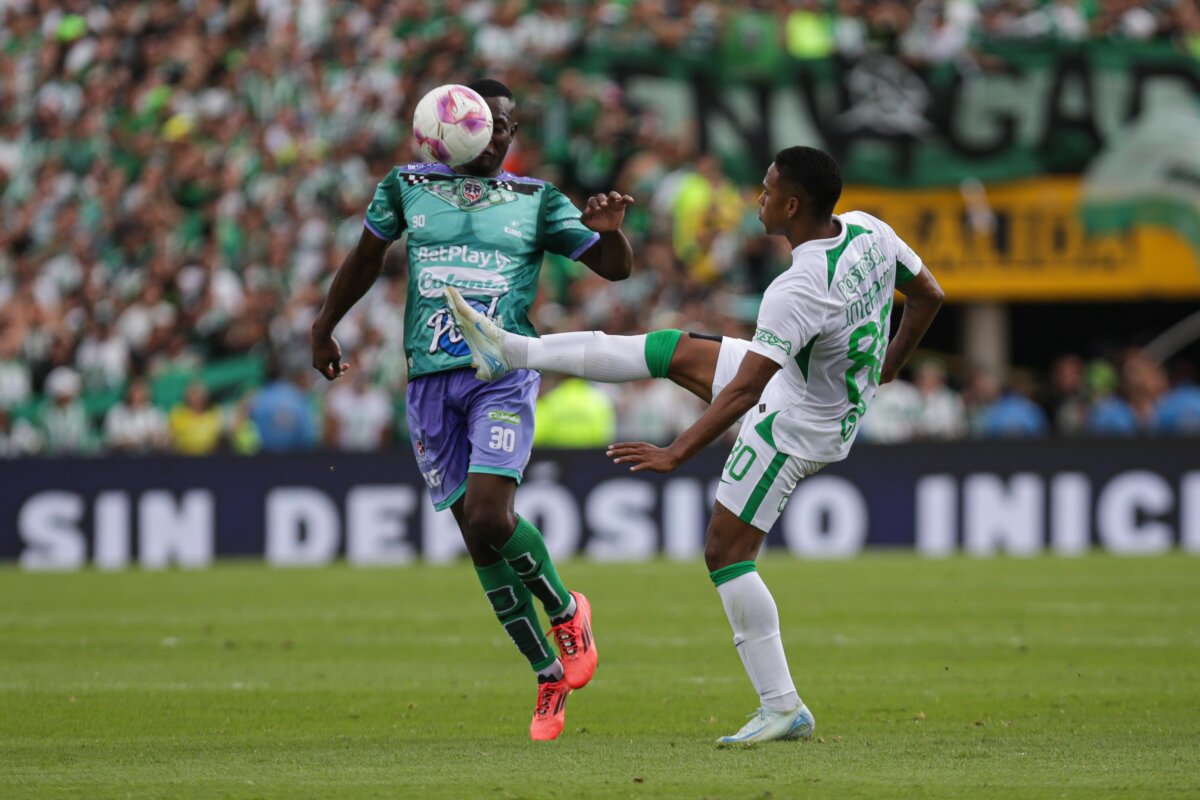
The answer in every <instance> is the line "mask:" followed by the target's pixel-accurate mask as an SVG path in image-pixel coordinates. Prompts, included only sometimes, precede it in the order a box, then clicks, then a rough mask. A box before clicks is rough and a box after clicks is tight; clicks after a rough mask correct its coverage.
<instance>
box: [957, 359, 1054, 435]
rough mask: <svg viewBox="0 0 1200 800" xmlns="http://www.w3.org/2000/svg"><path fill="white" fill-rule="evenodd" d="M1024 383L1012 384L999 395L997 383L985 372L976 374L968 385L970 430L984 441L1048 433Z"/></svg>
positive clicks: (1026, 382)
mask: <svg viewBox="0 0 1200 800" xmlns="http://www.w3.org/2000/svg"><path fill="white" fill-rule="evenodd" d="M1030 394H1032V387H1031V386H1030V384H1029V381H1028V380H1027V379H1017V380H1014V383H1013V386H1012V387H1011V388H1010V389H1009V390H1008V391H1006V392H1004V393H1003V394H1002V393H1001V388H1000V382H999V381H998V380H997V378H996V376H995V375H992V374H991V373H988V372H979V373H976V375H975V378H974V380H973V381H972V396H973V401H974V404H975V415H974V419H973V420H972V426H973V427H974V429H975V432H976V434H977V435H979V436H982V437H984V438H1027V437H1032V436H1045V435H1046V434H1047V433H1049V432H1050V426H1049V425H1048V424H1047V422H1046V415H1045V414H1044V413H1042V410H1041V409H1040V408H1038V406H1037V405H1036V404H1035V403H1034V402H1033V401H1032V400H1030V399H1029V395H1030Z"/></svg>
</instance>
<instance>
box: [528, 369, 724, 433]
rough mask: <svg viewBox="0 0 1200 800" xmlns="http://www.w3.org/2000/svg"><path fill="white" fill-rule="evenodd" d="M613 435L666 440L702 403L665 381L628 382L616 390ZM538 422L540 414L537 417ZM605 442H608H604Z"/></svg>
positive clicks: (680, 429)
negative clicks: (615, 422) (615, 427)
mask: <svg viewBox="0 0 1200 800" xmlns="http://www.w3.org/2000/svg"><path fill="white" fill-rule="evenodd" d="M615 402H616V410H617V430H616V438H617V439H620V440H621V441H633V442H650V443H651V444H670V443H671V442H672V441H674V440H675V437H677V436H678V435H679V434H681V433H683V432H684V431H685V430H687V429H688V428H689V427H691V425H692V423H693V422H695V421H696V420H697V419H698V418H699V417H700V415H701V414H703V413H704V408H705V406H704V404H703V403H702V402H700V398H698V397H696V396H695V395H693V394H692V393H691V392H685V391H683V390H681V389H680V388H679V387H678V386H676V385H675V384H673V383H670V382H669V381H661V380H650V381H640V382H638V383H633V384H628V385H627V386H626V387H625V388H624V389H623V390H622V391H620V392H619V393H618V394H617V398H616V401H615ZM538 424H539V425H541V418H540V417H539V418H538ZM606 444H608V442H606Z"/></svg>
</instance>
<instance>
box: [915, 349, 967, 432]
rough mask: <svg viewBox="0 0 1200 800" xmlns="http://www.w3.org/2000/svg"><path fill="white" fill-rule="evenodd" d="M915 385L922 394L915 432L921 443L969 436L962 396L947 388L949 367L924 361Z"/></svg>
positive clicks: (937, 362)
mask: <svg viewBox="0 0 1200 800" xmlns="http://www.w3.org/2000/svg"><path fill="white" fill-rule="evenodd" d="M914 372H915V374H914V376H913V385H914V386H915V387H916V389H917V392H918V394H919V397H920V400H919V408H918V411H917V417H916V421H915V423H914V426H913V427H914V432H915V433H916V435H917V437H918V438H920V439H941V440H946V439H961V438H962V437H963V436H965V435H966V433H967V410H966V407H965V406H964V405H963V401H962V397H960V396H959V394H958V392H956V391H954V390H953V389H951V388H950V387H949V386H947V385H946V367H945V365H944V364H942V362H940V361H936V360H934V359H925V360H923V361H920V362H919V363H918V364H917V366H916V369H915V371H914Z"/></svg>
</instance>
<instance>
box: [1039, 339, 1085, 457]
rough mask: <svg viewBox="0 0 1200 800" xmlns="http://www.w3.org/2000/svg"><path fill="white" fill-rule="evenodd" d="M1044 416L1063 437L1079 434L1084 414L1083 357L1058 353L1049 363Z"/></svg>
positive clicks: (1081, 429) (1081, 430)
mask: <svg viewBox="0 0 1200 800" xmlns="http://www.w3.org/2000/svg"><path fill="white" fill-rule="evenodd" d="M1046 415H1047V416H1048V417H1049V418H1050V419H1051V420H1052V421H1053V422H1054V429H1055V430H1056V431H1058V432H1059V433H1060V434H1063V435H1064V436H1074V435H1076V434H1079V433H1082V432H1083V428H1084V423H1085V422H1086V420H1087V416H1088V395H1087V390H1086V387H1085V385H1084V365H1083V359H1082V358H1080V357H1079V356H1077V355H1075V354H1073V353H1072V354H1068V355H1064V356H1059V357H1058V358H1057V359H1055V360H1054V363H1053V364H1052V365H1051V366H1050V395H1049V397H1048V398H1047V402H1046Z"/></svg>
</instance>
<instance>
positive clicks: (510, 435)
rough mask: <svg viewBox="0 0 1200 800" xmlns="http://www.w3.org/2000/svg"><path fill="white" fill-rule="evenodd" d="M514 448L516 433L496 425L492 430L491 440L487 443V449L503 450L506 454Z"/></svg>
mask: <svg viewBox="0 0 1200 800" xmlns="http://www.w3.org/2000/svg"><path fill="white" fill-rule="evenodd" d="M516 446H517V432H516V431H514V430H513V429H512V428H506V427H504V426H503V425H496V426H495V427H493V428H492V438H491V439H490V440H489V441H488V447H490V448H492V449H493V450H503V451H504V452H506V453H511V452H512V451H513V448H514V447H516Z"/></svg>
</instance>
